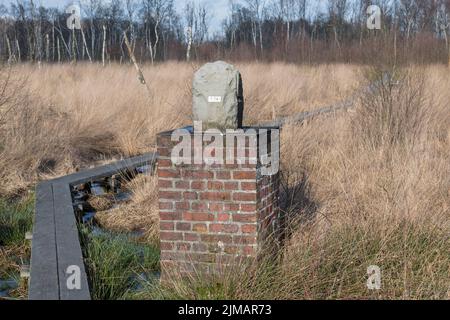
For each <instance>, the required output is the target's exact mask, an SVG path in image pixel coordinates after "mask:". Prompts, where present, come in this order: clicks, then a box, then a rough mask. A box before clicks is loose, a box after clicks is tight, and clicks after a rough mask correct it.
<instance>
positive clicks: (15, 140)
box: [0, 63, 356, 194]
mask: <svg viewBox="0 0 450 320" xmlns="http://www.w3.org/2000/svg"><path fill="white" fill-rule="evenodd" d="M197 67H198V66H190V65H187V64H180V63H168V64H164V65H159V66H156V67H150V66H148V67H144V74H145V77H146V79H147V82H148V83H150V86H151V88H152V90H153V95H152V96H149V94H148V92H147V90H146V88H145V87H144V86H142V85H141V84H140V83H139V81H138V80H137V79H136V75H135V71H134V69H133V68H132V67H131V66H119V65H113V66H110V67H108V68H105V69H104V68H102V67H100V66H97V65H87V64H85V65H83V64H80V65H76V66H70V65H59V66H58V65H55V66H44V67H43V68H41V69H38V68H37V67H35V66H30V65H21V66H15V67H14V68H13V70H12V78H13V79H14V80H15V81H16V82H17V81H19V80H21V79H22V78H23V77H25V76H26V78H27V79H28V81H26V83H25V84H24V85H21V86H19V85H18V84H13V85H10V86H9V87H11V88H12V89H16V88H17V89H18V91H19V92H20V94H19V95H15V96H17V98H15V99H16V101H11V102H9V103H8V105H7V106H6V107H8V108H9V106H11V107H13V109H14V112H10V113H9V114H8V115H7V118H5V122H4V123H3V124H2V125H1V128H0V130H1V131H2V138H1V140H0V150H1V151H0V167H1V168H2V170H0V178H1V179H2V181H3V183H2V184H1V186H0V193H2V194H12V193H14V192H17V191H18V190H19V191H20V190H23V189H26V188H27V187H29V186H30V185H32V184H33V183H34V182H35V181H36V180H38V179H46V178H50V177H54V176H59V175H63V174H67V173H69V172H72V171H75V170H78V169H79V168H81V167H85V166H87V165H92V164H93V163H94V162H95V161H98V160H104V159H107V160H108V159H111V158H113V157H119V156H122V155H123V156H130V155H135V154H140V153H143V152H145V151H150V150H153V148H154V144H155V134H156V133H157V132H159V131H162V130H168V129H171V128H176V127H180V126H181V125H186V124H190V123H191V120H190V116H191V101H192V98H191V93H190V92H191V81H192V76H193V73H194V71H195V68H197ZM238 67H239V69H240V70H241V72H242V74H243V78H244V84H245V94H246V109H245V110H246V111H245V112H246V116H245V119H246V122H247V123H248V124H250V123H255V122H258V121H260V120H262V119H265V120H267V119H271V118H272V113H273V112H272V111H273V108H275V114H276V115H277V116H279V115H283V114H289V113H293V112H299V111H304V110H307V109H312V108H315V107H317V106H321V105H324V104H329V103H332V102H336V101H338V100H340V98H341V97H342V96H345V95H347V94H348V92H349V91H350V90H351V89H352V88H353V87H354V86H355V82H356V78H355V70H356V68H353V67H344V66H341V65H337V66H321V67H317V68H307V67H297V66H292V65H284V64H274V65H257V64H248V65H239V66H238ZM3 68H5V67H3ZM7 74H8V73H7V72H6V71H5V72H3V73H2V75H1V76H0V86H1V85H2V84H3V83H5V79H6V78H7ZM279 79H282V81H281V82H280V81H279ZM12 89H11V90H12ZM6 107H5V108H6Z"/></svg>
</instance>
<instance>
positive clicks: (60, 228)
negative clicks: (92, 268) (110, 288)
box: [53, 183, 91, 300]
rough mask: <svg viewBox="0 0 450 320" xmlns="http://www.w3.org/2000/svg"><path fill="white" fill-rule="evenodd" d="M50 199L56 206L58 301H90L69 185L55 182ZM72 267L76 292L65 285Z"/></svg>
mask: <svg viewBox="0 0 450 320" xmlns="http://www.w3.org/2000/svg"><path fill="white" fill-rule="evenodd" d="M53 200H54V206H55V226H56V245H57V259H58V278H59V290H60V293H59V295H60V299H61V300H90V299H91V296H90V293H89V285H88V278H87V275H86V270H85V266H84V260H83V254H82V251H81V244H80V239H79V235H78V226H77V221H76V218H75V214H74V210H73V206H72V195H71V192H70V186H69V184H67V183H54V184H53ZM72 266H75V267H78V268H79V270H80V282H81V287H80V288H79V289H78V288H76V289H73V288H70V287H69V286H68V285H67V280H68V279H69V277H70V276H71V275H72V274H71V273H69V274H67V273H66V271H67V270H68V268H69V267H72Z"/></svg>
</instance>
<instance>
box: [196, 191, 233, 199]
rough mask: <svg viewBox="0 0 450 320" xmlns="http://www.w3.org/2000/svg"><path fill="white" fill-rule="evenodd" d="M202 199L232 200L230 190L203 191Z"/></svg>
mask: <svg viewBox="0 0 450 320" xmlns="http://www.w3.org/2000/svg"><path fill="white" fill-rule="evenodd" d="M200 199H201V200H210V201H228V200H231V196H230V193H229V192H202V193H201V194H200Z"/></svg>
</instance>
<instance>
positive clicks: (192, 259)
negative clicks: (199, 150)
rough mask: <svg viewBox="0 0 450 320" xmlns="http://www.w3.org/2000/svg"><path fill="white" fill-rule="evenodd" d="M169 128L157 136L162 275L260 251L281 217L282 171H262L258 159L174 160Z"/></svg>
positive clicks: (211, 267)
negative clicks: (239, 161)
mask: <svg viewBox="0 0 450 320" xmlns="http://www.w3.org/2000/svg"><path fill="white" fill-rule="evenodd" d="M171 134H172V131H169V132H164V133H160V134H159V135H158V137H157V144H158V155H159V158H158V188H159V213H160V234H161V268H162V278H163V279H164V276H165V274H166V272H167V271H169V269H171V268H175V270H177V271H179V272H192V271H193V270H194V268H195V269H196V270H197V271H199V270H200V271H201V272H205V273H208V272H213V270H216V269H215V268H217V267H218V266H221V267H222V266H223V265H226V264H228V263H230V261H232V260H234V259H236V258H244V259H247V258H249V257H250V258H254V257H257V254H258V250H259V249H260V248H261V246H262V245H263V243H264V240H265V239H266V237H267V235H268V234H270V233H271V232H272V231H273V229H274V228H273V227H274V225H276V221H277V218H278V214H279V207H278V190H279V174H278V173H276V174H274V175H272V176H262V175H261V174H260V164H259V161H258V164H248V162H247V163H246V164H236V163H235V164H233V165H231V164H223V165H222V164H219V165H218V164H214V165H210V166H208V165H206V164H201V165H200V164H189V165H186V164H182V165H174V163H173V162H172V159H171V153H172V149H173V147H174V146H175V145H176V144H178V142H172V141H171ZM193 139H194V138H193V134H192V140H193ZM224 144H225V142H224ZM205 145H207V144H205V143H203V146H205ZM248 147H249V145H248V143H247V144H246V150H247V152H248V149H247V148H248ZM191 148H192V152H194V145H193V143H192V145H191ZM258 154H259V152H258ZM247 155H248V153H247Z"/></svg>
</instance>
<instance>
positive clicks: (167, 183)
mask: <svg viewBox="0 0 450 320" xmlns="http://www.w3.org/2000/svg"><path fill="white" fill-rule="evenodd" d="M172 187H173V183H172V180H163V179H158V188H162V189H164V188H172Z"/></svg>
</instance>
